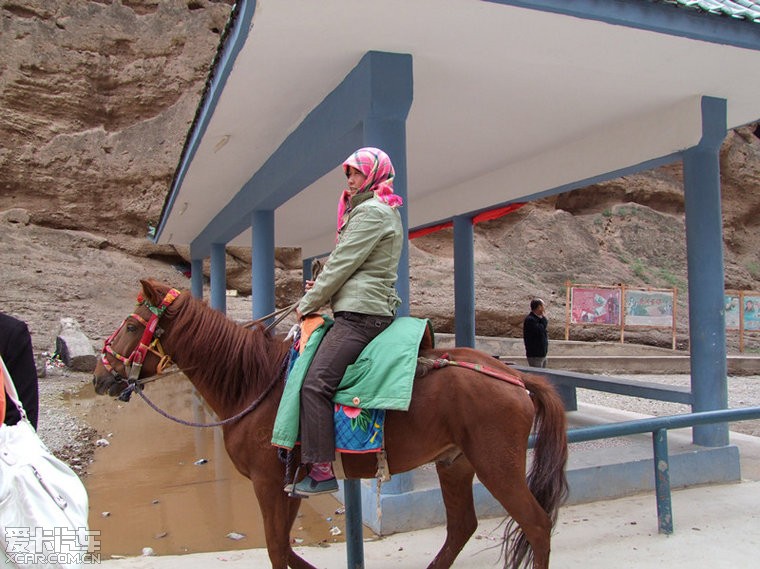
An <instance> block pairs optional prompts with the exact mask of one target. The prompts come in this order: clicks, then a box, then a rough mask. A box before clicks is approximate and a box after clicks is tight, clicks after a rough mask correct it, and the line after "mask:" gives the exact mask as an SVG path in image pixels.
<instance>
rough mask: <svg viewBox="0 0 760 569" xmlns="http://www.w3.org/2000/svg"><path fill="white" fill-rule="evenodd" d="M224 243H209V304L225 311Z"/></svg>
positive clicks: (225, 266) (225, 270)
mask: <svg viewBox="0 0 760 569" xmlns="http://www.w3.org/2000/svg"><path fill="white" fill-rule="evenodd" d="M225 254H226V253H225V244H224V243H212V244H211V292H210V294H209V296H210V299H209V301H210V306H211V308H215V309H216V310H218V311H219V312H224V313H225V314H226V313H227V259H226V258H225Z"/></svg>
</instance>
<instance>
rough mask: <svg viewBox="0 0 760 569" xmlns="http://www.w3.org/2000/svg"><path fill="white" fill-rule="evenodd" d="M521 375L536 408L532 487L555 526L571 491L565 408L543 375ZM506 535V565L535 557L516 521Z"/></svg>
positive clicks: (531, 473) (516, 564)
mask: <svg viewBox="0 0 760 569" xmlns="http://www.w3.org/2000/svg"><path fill="white" fill-rule="evenodd" d="M520 378H521V379H522V380H523V382H524V383H525V387H526V388H527V389H528V391H530V395H531V399H532V400H533V406H534V407H535V409H536V415H535V419H534V425H533V426H534V433H535V445H534V447H533V460H532V462H531V466H530V471H529V472H528V487H529V488H530V491H531V493H532V494H533V496H535V498H536V500H537V501H538V503H539V504H540V505H541V507H542V508H543V509H544V511H545V512H546V513H547V514H548V515H549V519H551V523H552V527H554V524H555V523H556V522H557V515H558V514H559V507H560V506H561V505H562V503H563V502H564V501H565V499H566V498H567V492H568V486H567V478H566V476H565V466H566V464H567V455H568V451H567V425H566V419H565V408H564V406H563V404H562V399H561V398H560V397H559V395H558V394H557V392H556V390H555V389H554V387H553V386H552V385H551V384H550V383H549V381H548V380H547V379H545V378H544V377H543V376H538V375H532V374H520ZM505 537H506V538H508V539H510V538H511V540H512V542H511V544H510V545H509V546H507V549H508V550H507V552H506V557H507V559H506V561H507V563H506V566H509V567H520V566H521V565H522V563H523V562H524V561H526V560H528V559H530V558H531V557H532V552H531V550H530V544H529V543H528V540H527V539H526V537H525V534H524V533H522V532H521V531H520V530H519V528H518V527H517V526H516V524H515V523H514V520H510V521H509V523H508V524H507V527H506V531H505Z"/></svg>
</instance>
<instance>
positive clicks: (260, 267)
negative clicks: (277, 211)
mask: <svg viewBox="0 0 760 569" xmlns="http://www.w3.org/2000/svg"><path fill="white" fill-rule="evenodd" d="M251 233H252V238H251V299H252V303H251V304H252V306H251V310H252V313H253V319H254V320H256V319H257V318H261V317H262V316H266V315H267V314H271V313H272V312H274V309H275V298H274V211H271V210H257V211H254V212H253V214H251Z"/></svg>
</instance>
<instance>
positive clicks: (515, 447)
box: [468, 440, 552, 569]
mask: <svg viewBox="0 0 760 569" xmlns="http://www.w3.org/2000/svg"><path fill="white" fill-rule="evenodd" d="M492 443H493V441H489V444H491V445H492ZM526 450H527V449H526V448H525V445H524V444H522V443H519V442H517V441H512V442H511V443H510V441H506V440H505V441H501V444H497V445H496V446H495V447H494V446H490V447H489V446H483V447H482V450H481V452H479V453H477V455H475V456H474V455H473V454H472V453H470V454H468V457H469V458H470V460H471V462H472V465H473V467H474V468H475V472H476V473H477V475H478V479H479V480H480V481H481V482H482V483H483V485H484V486H485V487H486V488H488V491H489V492H491V494H492V495H493V497H494V498H496V499H497V500H498V501H499V502H500V503H501V505H502V506H504V508H505V509H506V510H507V513H509V515H510V516H511V517H512V519H513V520H514V522H515V523H516V524H517V525H518V526H519V529H520V530H521V531H522V533H523V535H524V536H525V539H527V541H528V543H529V544H530V547H531V549H532V553H533V569H548V567H549V550H550V542H551V529H552V524H551V520H550V519H549V515H548V514H547V513H546V512H545V511H544V509H543V508H542V507H541V505H540V504H539V503H538V501H537V500H536V498H535V497H534V496H533V494H532V493H531V491H530V488H528V484H527V482H526V480H525V462H524V458H508V457H525V453H526ZM497 456H498V457H504V459H505V460H501V461H499V460H494V457H497ZM518 539H519V536H518ZM505 545H507V546H508V544H505ZM512 545H514V544H512ZM509 553H510V549H509V546H508V548H507V555H506V562H509V560H510V556H509ZM527 554H528V555H529V554H530V552H527ZM506 562H505V567H506V566H507V565H506ZM519 566H521V564H519V563H513V564H512V565H511V567H512V569H517V567H519Z"/></svg>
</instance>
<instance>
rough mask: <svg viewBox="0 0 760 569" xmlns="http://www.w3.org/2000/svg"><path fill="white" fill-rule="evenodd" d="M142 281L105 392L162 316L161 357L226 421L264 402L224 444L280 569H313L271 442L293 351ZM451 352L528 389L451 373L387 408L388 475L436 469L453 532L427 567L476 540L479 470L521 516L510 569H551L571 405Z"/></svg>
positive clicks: (371, 469)
mask: <svg viewBox="0 0 760 569" xmlns="http://www.w3.org/2000/svg"><path fill="white" fill-rule="evenodd" d="M141 283H142V287H143V290H142V293H141V297H138V302H139V304H138V305H137V307H136V308H135V311H134V313H133V314H132V315H131V316H129V317H127V318H126V319H125V321H124V323H123V324H122V326H121V327H120V328H119V329H118V330H117V331H116V332H114V334H113V335H112V336H111V337H110V338H109V339H108V340H107V341H106V347H105V348H104V351H103V354H104V355H103V361H101V362H100V363H99V364H98V366H97V368H96V369H95V376H94V379H93V383H94V384H95V389H96V391H97V392H98V393H100V394H103V393H109V394H111V395H117V394H118V393H120V392H121V390H122V389H123V388H124V387H125V380H124V376H127V375H128V372H127V370H126V366H125V364H124V361H125V360H128V359H129V358H127V357H125V356H121V355H120V354H133V350H136V347H138V346H139V345H140V344H141V342H142V343H146V344H147V342H146V339H145V338H146V334H145V329H146V327H147V329H148V330H150V328H152V327H153V326H154V325H155V322H154V321H155V320H157V319H159V320H158V323H159V325H160V328H161V329H162V332H161V334H160V341H161V343H162V344H163V350H165V353H166V354H170V355H171V357H172V359H173V360H174V361H175V362H176V364H177V365H178V366H179V367H180V368H181V369H182V370H183V371H184V372H185V374H186V375H187V377H188V378H189V379H190V381H191V382H192V383H193V384H194V385H195V387H196V388H197V389H198V391H199V392H200V394H201V395H202V396H203V397H204V398H205V400H206V401H207V402H208V404H209V405H210V406H211V408H212V409H213V410H214V411H215V412H216V414H217V415H218V416H219V417H220V418H227V417H231V416H233V415H235V414H237V413H239V412H240V411H241V410H245V409H246V407H248V406H249V404H250V402H252V401H254V400H257V399H258V400H260V404H259V405H258V406H257V407H256V408H255V409H254V410H252V411H251V412H249V413H247V414H246V415H244V416H243V417H242V418H241V419H240V420H237V421H235V422H233V423H231V424H227V425H225V426H224V441H225V446H226V449H227V452H228V453H229V455H230V458H231V459H232V462H233V463H234V464H235V467H236V468H237V469H238V470H239V471H240V472H241V473H242V474H243V475H244V476H246V477H247V478H249V479H250V480H251V481H252V482H253V488H254V491H255V493H256V497H257V499H258V501H259V505H260V506H261V512H262V515H263V517H264V528H265V537H266V543H267V551H268V553H269V558H270V560H271V563H272V567H273V568H274V569H285V568H286V567H288V566H290V567H291V568H294V569H296V568H304V569H306V568H311V569H313V566H312V565H310V564H309V563H308V562H306V561H305V560H304V559H302V558H301V557H299V556H298V555H297V554H296V553H295V552H294V551H293V549H292V548H291V546H290V530H291V527H292V525H293V522H294V521H295V519H296V514H297V512H298V507H299V504H300V500H299V499H296V498H291V497H288V495H287V494H286V493H285V492H284V491H283V478H284V475H285V466H284V465H283V463H282V462H281V461H280V459H279V458H278V452H277V449H276V448H274V447H273V446H272V445H271V444H270V440H271V436H272V427H273V424H274V419H275V415H276V413H277V406H278V404H279V401H280V398H281V396H282V391H283V382H282V381H281V380H280V379H279V378H281V376H282V368H283V361H284V358H285V357H286V355H287V351H288V348H289V346H288V345H287V344H286V343H284V342H283V341H282V340H281V339H278V338H275V337H273V336H272V335H271V334H269V333H267V332H265V331H264V330H263V329H262V328H261V327H260V326H259V327H255V328H253V329H248V328H244V327H242V326H239V325H237V324H235V323H234V322H232V321H231V320H229V319H228V318H226V317H225V316H224V315H223V314H222V313H220V312H218V311H216V310H213V309H211V308H210V307H208V306H207V305H206V304H205V303H204V302H202V301H200V300H197V299H195V298H193V297H192V295H191V294H190V293H189V292H186V291H185V292H181V293H179V291H176V290H170V287H168V286H167V285H164V284H160V283H158V282H155V281H141ZM177 295H178V296H177ZM175 296H176V300H175V299H174V297H175ZM167 299H168V300H167ZM167 304H168V306H167ZM154 315H155V316H154ZM151 316H153V321H151V320H150V319H151ZM150 335H151V334H147V336H150ZM138 351H139V350H138ZM447 352H448V353H449V356H450V357H451V358H452V359H455V360H459V361H466V362H473V363H479V364H483V365H486V366H489V367H491V368H494V369H497V370H499V371H500V372H501V373H505V374H510V375H513V376H518V377H519V378H520V379H521V380H522V381H523V382H524V384H525V386H526V388H527V391H526V389H523V388H521V387H519V386H517V385H514V384H511V383H507V382H504V381H498V380H496V379H493V378H491V377H489V376H487V375H484V374H482V373H478V372H477V371H473V370H471V369H466V368H462V367H444V368H442V369H439V370H434V371H431V372H430V373H428V374H427V375H425V376H424V377H420V378H417V379H415V382H414V388H413V393H412V402H411V406H410V408H409V410H408V411H407V412H400V411H389V412H387V415H386V424H385V446H386V451H387V458H388V465H389V468H390V472H391V474H395V473H400V472H406V471H409V470H412V469H413V468H416V467H418V466H420V465H422V464H425V463H428V462H435V464H436V469H437V472H438V477H439V479H440V483H441V491H442V493H443V501H444V505H445V508H446V519H447V525H446V529H447V534H446V541H445V543H444V544H443V547H442V548H441V550H440V551H439V552H438V555H437V556H436V557H435V559H434V560H433V561H432V563H431V564H430V565H429V567H430V568H436V569H438V568H444V567H450V566H451V565H452V563H453V562H454V559H455V558H456V556H457V555H458V554H459V552H460V551H461V549H462V547H464V545H465V543H466V542H467V540H468V539H469V538H470V536H472V534H473V533H474V532H475V529H476V527H477V525H478V520H477V518H476V515H475V507H474V503H473V495H472V482H473V476H474V475H475V474H477V475H478V478H479V479H480V481H481V482H482V483H483V484H484V485H485V487H486V488H487V489H488V490H489V491H490V492H491V494H492V495H493V496H494V497H495V498H496V499H497V500H498V501H499V502H501V504H502V505H503V506H504V508H505V509H506V511H507V512H508V513H509V515H510V517H511V518H512V519H511V520H510V521H509V523H508V524H507V528H506V530H505V535H504V549H505V567H509V568H512V569H517V568H518V567H525V566H528V565H529V564H530V563H531V561H532V563H533V568H534V569H547V568H548V566H549V549H550V547H549V544H550V536H551V532H552V527H553V525H554V523H555V522H556V519H557V513H558V509H559V506H560V503H561V502H562V501H563V499H564V498H565V496H566V493H567V482H566V479H565V470H564V469H565V463H566V462H567V438H566V430H565V415H564V409H563V406H562V403H561V401H560V399H559V397H558V395H557V394H556V392H555V391H554V389H553V388H552V386H551V385H550V384H549V383H548V381H546V380H545V379H544V378H542V377H539V376H535V375H530V374H523V373H520V372H518V371H516V370H513V369H511V368H509V367H507V366H505V365H504V364H502V363H500V362H498V361H497V360H495V359H494V358H492V357H491V356H489V355H487V354H485V353H482V352H479V351H476V350H472V349H469V348H455V349H451V350H447ZM442 353H443V352H442V351H441V350H425V351H423V352H422V355H425V356H426V357H431V358H435V357H438V356H440V355H441V354H442ZM143 355H145V352H144V351H143ZM141 358H142V357H141V356H140V357H138V358H137V359H138V360H139V359H141ZM132 359H134V355H133V358H132ZM132 367H134V366H132ZM158 368H159V357H158V356H157V355H155V354H154V353H148V354H147V356H146V357H145V360H144V367H143V370H142V373H143V375H151V374H154V373H156V370H157V369H158ZM138 369H139V367H138ZM138 373H139V372H138ZM134 375H135V374H133V376H134ZM534 423H535V426H536V444H535V449H534V454H533V459H532V463H531V469H530V473H529V474H528V476H527V480H526V453H527V450H528V436H529V434H530V432H531V428H532V427H533V425H534ZM343 465H344V470H345V473H346V476H348V477H350V478H374V476H375V473H376V470H377V462H376V458H375V456H374V455H366V454H347V455H343Z"/></svg>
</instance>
